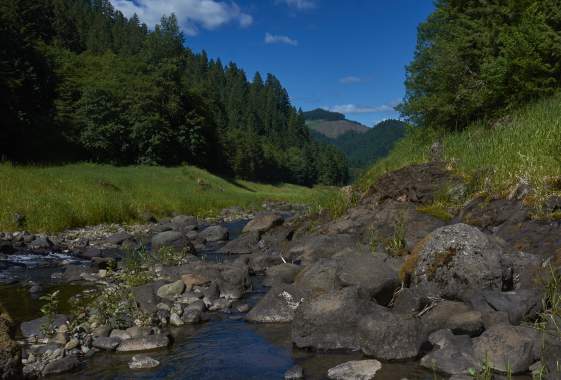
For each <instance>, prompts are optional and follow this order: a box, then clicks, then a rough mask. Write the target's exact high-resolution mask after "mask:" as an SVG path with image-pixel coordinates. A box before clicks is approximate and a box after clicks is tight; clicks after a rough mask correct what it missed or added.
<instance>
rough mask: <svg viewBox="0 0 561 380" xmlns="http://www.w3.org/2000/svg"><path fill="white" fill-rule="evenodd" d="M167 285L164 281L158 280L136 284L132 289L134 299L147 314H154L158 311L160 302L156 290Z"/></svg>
mask: <svg viewBox="0 0 561 380" xmlns="http://www.w3.org/2000/svg"><path fill="white" fill-rule="evenodd" d="M163 285H165V282H164V281H156V282H152V283H149V284H144V285H140V286H136V287H134V288H132V289H131V292H132V294H133V297H134V300H135V301H136V303H137V305H138V306H139V308H140V310H141V311H142V312H143V313H146V314H153V313H154V312H156V310H157V307H156V305H158V303H159V302H160V301H159V299H158V297H157V296H156V291H157V290H158V289H159V288H160V287H162V286H163Z"/></svg>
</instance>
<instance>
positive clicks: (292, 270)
mask: <svg viewBox="0 0 561 380" xmlns="http://www.w3.org/2000/svg"><path fill="white" fill-rule="evenodd" d="M301 270H302V267H301V266H299V265H295V264H290V263H282V264H279V265H275V266H272V267H269V268H267V269H266V270H265V285H266V286H273V285H278V284H292V283H293V282H294V279H295V278H296V275H297V274H298V272H300V271H301Z"/></svg>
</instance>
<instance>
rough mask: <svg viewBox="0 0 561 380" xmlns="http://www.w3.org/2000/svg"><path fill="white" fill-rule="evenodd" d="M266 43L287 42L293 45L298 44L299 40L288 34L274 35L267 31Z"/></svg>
mask: <svg viewBox="0 0 561 380" xmlns="http://www.w3.org/2000/svg"><path fill="white" fill-rule="evenodd" d="M265 43H266V44H267V45H271V44H286V45H291V46H298V41H297V40H295V39H292V38H290V37H288V36H281V35H274V34H271V33H266V34H265Z"/></svg>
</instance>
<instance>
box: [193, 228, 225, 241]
mask: <svg viewBox="0 0 561 380" xmlns="http://www.w3.org/2000/svg"><path fill="white" fill-rule="evenodd" d="M229 235H230V233H229V232H228V229H227V228H226V227H224V226H210V227H207V228H205V229H204V230H202V231H201V233H200V234H199V236H198V238H200V239H204V240H205V241H207V242H210V243H212V242H217V241H225V240H228V237H229Z"/></svg>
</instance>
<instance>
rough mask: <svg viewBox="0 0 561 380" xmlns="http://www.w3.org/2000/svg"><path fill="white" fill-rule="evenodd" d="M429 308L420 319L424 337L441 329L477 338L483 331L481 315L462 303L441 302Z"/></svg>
mask: <svg viewBox="0 0 561 380" xmlns="http://www.w3.org/2000/svg"><path fill="white" fill-rule="evenodd" d="M431 306H432V308H431V309H430V310H428V311H427V312H426V313H424V314H423V315H422V317H421V318H420V323H421V327H422V331H423V333H424V334H425V335H426V336H428V335H429V334H431V333H433V332H435V331H437V330H441V329H450V330H452V332H453V333H454V334H458V335H470V336H478V335H479V334H481V332H482V331H483V316H482V313H481V312H479V311H475V310H472V309H471V307H470V306H468V305H466V304H464V303H462V302H453V301H441V302H438V303H436V304H432V305H431Z"/></svg>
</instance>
